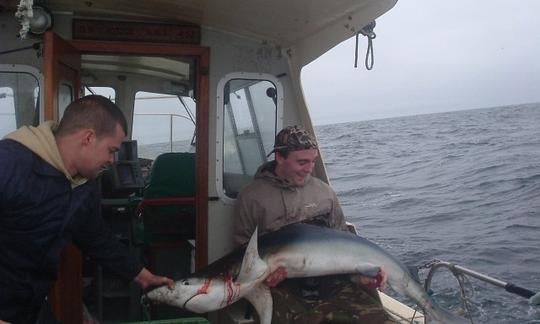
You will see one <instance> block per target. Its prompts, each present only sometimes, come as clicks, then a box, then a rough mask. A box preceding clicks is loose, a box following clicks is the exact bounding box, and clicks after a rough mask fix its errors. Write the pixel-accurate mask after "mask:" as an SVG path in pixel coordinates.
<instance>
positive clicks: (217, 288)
mask: <svg viewBox="0 0 540 324" xmlns="http://www.w3.org/2000/svg"><path fill="white" fill-rule="evenodd" d="M278 268H281V269H284V270H285V272H286V274H287V277H288V278H301V277H316V276H324V275H334V274H363V275H366V276H375V275H376V274H377V273H378V272H379V270H380V268H383V269H384V271H385V272H386V274H387V276H388V283H389V284H390V286H392V288H393V289H394V290H396V291H397V292H399V293H402V294H404V295H407V296H409V297H410V298H411V299H412V300H414V301H415V302H416V303H417V304H418V305H419V306H420V307H421V308H422V309H423V310H424V312H425V313H426V314H425V315H426V317H427V318H428V319H429V323H449V324H454V323H468V321H467V320H466V319H464V318H461V317H458V316H456V315H453V314H452V313H450V312H447V311H446V310H444V309H442V308H441V307H439V306H438V305H437V304H434V303H433V301H432V300H431V298H430V297H429V296H428V295H427V294H426V292H425V291H424V289H422V286H421V285H420V284H419V283H418V282H416V281H415V280H414V279H413V277H412V275H411V274H410V272H409V271H408V269H407V267H405V266H404V265H403V264H401V262H399V261H398V260H397V259H395V258H394V257H392V256H391V255H390V254H389V253H387V252H386V251H385V250H383V249H381V248H380V247H379V246H377V245H375V244H374V243H372V242H370V241H368V240H366V239H364V238H361V237H359V236H357V235H354V234H351V233H346V232H341V231H337V230H333V229H329V228H323V227H318V226H313V225H306V224H293V225H289V226H286V227H284V228H282V229H280V230H279V231H276V232H272V233H269V234H266V235H264V236H261V237H260V238H259V239H258V240H257V230H255V233H253V235H252V237H251V239H250V241H249V243H248V245H247V247H246V248H245V249H238V250H236V251H234V252H232V253H231V254H229V255H227V256H225V257H224V258H222V259H220V260H218V261H216V262H214V263H212V264H211V265H209V266H208V267H207V268H205V269H204V270H202V271H200V272H197V273H194V274H193V275H191V276H190V277H188V278H185V279H182V280H179V281H177V282H176V283H175V287H174V289H172V290H171V289H169V288H167V287H160V288H157V289H154V290H152V291H150V292H148V293H147V297H148V298H149V299H150V300H153V301H156V302H161V303H166V304H169V305H172V306H177V307H181V308H184V309H187V310H189V311H192V312H196V313H207V312H210V311H214V310H218V309H220V308H223V307H226V306H228V305H230V304H232V303H234V302H236V301H237V300H239V299H241V298H246V299H247V300H248V301H249V302H250V303H251V304H253V306H254V308H255V310H256V311H257V313H258V314H259V318H260V319H261V323H262V324H270V322H271V320H272V296H271V294H270V290H269V288H268V287H267V286H266V285H265V284H264V280H265V279H266V278H267V276H268V275H269V274H270V273H272V272H273V271H275V270H276V269H278Z"/></svg>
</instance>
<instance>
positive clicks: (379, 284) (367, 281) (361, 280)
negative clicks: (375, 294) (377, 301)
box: [355, 268, 388, 289]
mask: <svg viewBox="0 0 540 324" xmlns="http://www.w3.org/2000/svg"><path fill="white" fill-rule="evenodd" d="M387 280H388V276H387V274H386V272H385V271H384V269H383V268H380V270H379V272H378V273H377V275H376V276H375V277H368V276H363V275H357V276H355V281H356V284H358V286H364V287H367V288H371V289H373V288H380V289H384V288H386V281H387Z"/></svg>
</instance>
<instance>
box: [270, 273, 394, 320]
mask: <svg viewBox="0 0 540 324" xmlns="http://www.w3.org/2000/svg"><path fill="white" fill-rule="evenodd" d="M332 280H333V285H332V289H331V290H332V292H331V293H329V294H324V295H326V296H322V297H317V298H312V297H307V298H306V297H303V296H302V295H301V294H298V293H297V291H296V290H297V289H295V288H296V287H291V285H289V284H288V283H287V281H288V280H286V281H284V282H283V283H281V284H280V285H278V286H277V287H275V288H273V289H272V299H273V303H274V306H273V314H272V323H273V324H293V323H309V324H319V323H343V324H345V323H351V324H361V323H366V324H383V323H384V324H392V323H396V322H394V321H392V320H390V317H389V316H388V314H386V311H385V310H384V309H383V307H382V305H381V301H380V299H379V296H378V294H377V292H376V291H375V290H374V289H373V290H367V291H366V290H363V289H362V288H359V287H358V286H357V285H356V284H354V283H352V282H351V281H350V280H348V279H347V278H343V276H341V277H340V279H332ZM295 291H296V292H295Z"/></svg>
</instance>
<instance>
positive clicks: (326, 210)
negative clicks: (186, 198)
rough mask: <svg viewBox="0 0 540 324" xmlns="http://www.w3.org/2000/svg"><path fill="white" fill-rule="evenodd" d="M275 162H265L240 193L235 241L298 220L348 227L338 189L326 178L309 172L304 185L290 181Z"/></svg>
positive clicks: (342, 228)
mask: <svg viewBox="0 0 540 324" xmlns="http://www.w3.org/2000/svg"><path fill="white" fill-rule="evenodd" d="M275 167H276V162H275V161H271V162H267V163H265V164H263V165H262V166H261V167H259V170H257V173H256V174H255V180H254V181H252V182H251V183H250V184H248V185H247V186H246V187H244V188H243V189H242V190H241V191H240V193H239V194H238V197H237V201H236V213H235V219H234V225H235V226H234V242H235V244H236V245H240V244H244V243H246V242H247V241H249V238H250V237H251V234H253V231H254V230H255V228H256V227H257V226H258V232H259V235H262V234H265V233H268V232H273V231H275V230H278V229H279V228H281V227H283V226H285V225H288V224H292V223H297V222H306V223H313V224H317V225H323V226H327V227H331V228H337V229H341V230H347V228H346V224H345V219H344V216H343V211H342V210H341V206H340V205H339V202H338V199H337V196H336V193H335V192H334V191H333V190H332V188H330V186H328V184H326V183H325V182H323V181H321V180H319V179H317V178H315V177H312V176H308V177H307V178H306V180H305V182H304V185H303V186H296V185H293V184H291V183H290V182H289V181H287V180H286V179H283V178H280V177H279V176H277V175H276V174H275V172H274V170H275Z"/></svg>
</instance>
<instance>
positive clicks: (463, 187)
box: [316, 104, 540, 323]
mask: <svg viewBox="0 0 540 324" xmlns="http://www.w3.org/2000/svg"><path fill="white" fill-rule="evenodd" d="M316 132H317V135H318V138H319V142H320V145H321V151H322V154H323V156H324V159H325V162H326V166H327V171H328V174H329V177H330V179H331V184H332V186H333V187H334V189H335V190H336V192H337V194H338V196H339V198H340V200H341V204H342V206H343V209H344V211H345V214H346V217H347V218H348V221H350V222H352V223H354V224H355V225H356V226H357V228H358V230H359V232H360V234H361V235H362V236H364V237H367V238H369V239H371V240H373V241H375V242H377V243H378V244H379V245H381V246H382V247H384V248H385V249H387V250H388V251H390V252H391V253H392V254H393V255H394V256H396V257H397V258H398V259H400V260H402V261H403V262H404V263H406V264H408V265H415V266H416V265H422V264H425V263H426V262H428V261H430V260H433V259H440V260H445V261H450V262H454V263H456V264H459V265H462V266H465V267H468V268H470V269H473V270H476V271H478V272H481V273H484V274H487V275H490V276H492V277H495V278H498V279H500V280H503V281H507V282H512V283H514V284H516V285H519V286H522V287H525V288H528V289H530V290H533V291H539V290H540V104H527V105H519V106H509V107H497V108H491V109H476V110H468V111H459V112H450V113H440V114H431V115H420V116H412V117H402V118H391V119H383V120H375V121H362V122H353V123H344V124H334V125H325V126H319V127H317V128H316ZM420 275H421V279H422V280H423V279H424V278H425V275H426V273H425V271H424V272H421V273H420ZM434 281H435V283H434V285H433V288H434V291H435V295H434V296H435V298H436V299H437V300H439V301H440V303H441V304H443V305H445V306H446V307H449V308H454V307H458V306H460V302H459V299H458V298H457V296H459V285H458V284H457V282H456V280H455V279H454V277H453V276H451V275H449V274H448V273H447V272H446V271H441V272H440V274H439V272H437V274H436V275H435V277H434ZM466 291H467V296H469V300H470V302H471V305H470V309H471V312H472V314H473V315H474V317H473V320H474V323H540V307H537V308H533V307H531V306H529V305H528V303H527V300H526V299H524V298H522V297H519V296H516V295H513V294H510V293H507V292H506V291H504V289H502V288H497V287H493V286H491V285H489V284H485V283H483V282H481V281H478V280H476V279H471V280H470V281H469V283H468V284H466Z"/></svg>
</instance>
